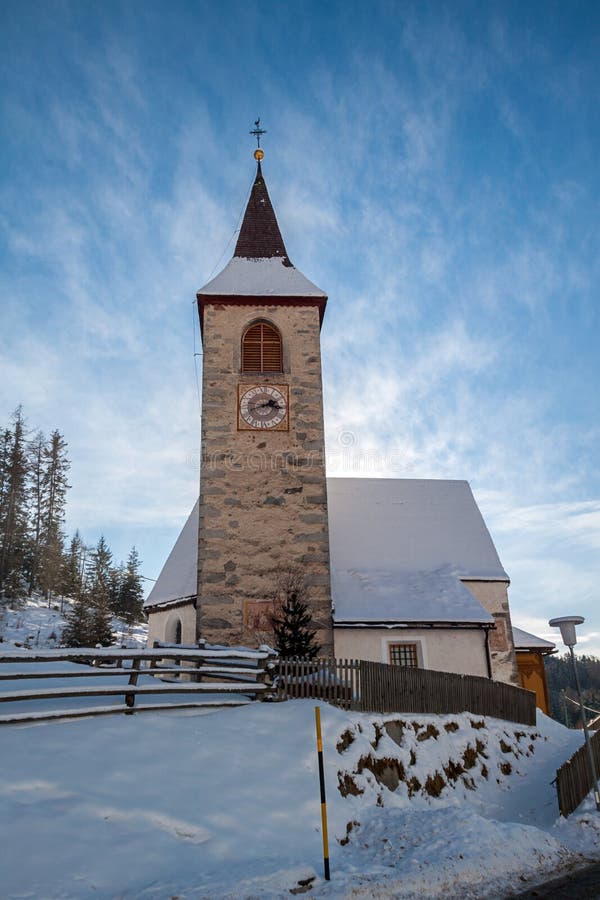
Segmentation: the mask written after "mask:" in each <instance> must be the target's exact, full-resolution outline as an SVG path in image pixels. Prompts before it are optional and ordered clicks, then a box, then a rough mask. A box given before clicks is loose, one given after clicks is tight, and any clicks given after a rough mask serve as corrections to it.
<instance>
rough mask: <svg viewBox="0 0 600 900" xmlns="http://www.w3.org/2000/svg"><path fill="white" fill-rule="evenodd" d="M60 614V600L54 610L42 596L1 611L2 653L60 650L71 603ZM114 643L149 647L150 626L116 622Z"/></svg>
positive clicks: (54, 604)
mask: <svg viewBox="0 0 600 900" xmlns="http://www.w3.org/2000/svg"><path fill="white" fill-rule="evenodd" d="M62 607H63V611H62V613H61V611H60V608H61V607H60V600H56V601H52V602H51V604H50V607H49V606H48V603H47V601H46V600H44V599H43V598H42V597H31V598H27V599H26V600H24V601H22V603H21V604H18V605H17V604H15V605H14V607H10V606H9V607H7V608H5V609H0V638H2V643H0V652H1V650H2V646H4V649H6V650H9V649H14V648H15V647H26V648H30V649H40V650H42V649H46V648H52V647H58V646H59V645H60V639H61V635H62V631H63V628H64V627H65V616H66V615H67V613H68V611H69V609H70V601H69V600H68V599H65V600H64V601H63V604H62ZM112 630H113V634H114V635H115V640H114V643H115V644H116V646H118V647H128V648H131V647H145V646H146V641H147V639H148V626H147V625H146V624H143V623H138V624H136V625H132V626H131V628H128V626H127V625H126V624H125V623H124V622H123V621H122V620H121V619H117V618H114V619H113V620H112Z"/></svg>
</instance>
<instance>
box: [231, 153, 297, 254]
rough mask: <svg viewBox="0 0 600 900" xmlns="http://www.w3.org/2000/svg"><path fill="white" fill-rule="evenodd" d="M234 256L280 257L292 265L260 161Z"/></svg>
mask: <svg viewBox="0 0 600 900" xmlns="http://www.w3.org/2000/svg"><path fill="white" fill-rule="evenodd" d="M233 255H234V257H236V256H237V257H241V258H242V259H273V258H274V257H277V258H280V259H282V260H283V262H284V265H291V263H290V261H289V259H288V255H287V251H286V249H285V244H284V243H283V238H282V237H281V232H280V230H279V225H278V224H277V217H276V215H275V210H274V209H273V206H272V204H271V199H270V197H269V192H268V190H267V185H266V183H265V179H264V177H263V174H262V169H261V165H260V160H258V163H257V168H256V178H255V179H254V184H253V185H252V190H251V192H250V199H249V200H248V205H247V207H246V212H245V213H244V220H243V222H242V227H241V228H240V233H239V236H238V240H237V244H236V245H235V251H234V254H233Z"/></svg>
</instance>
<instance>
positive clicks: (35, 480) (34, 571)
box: [27, 431, 46, 595]
mask: <svg viewBox="0 0 600 900" xmlns="http://www.w3.org/2000/svg"><path fill="white" fill-rule="evenodd" d="M45 443H46V439H45V437H44V435H43V433H42V432H41V431H37V432H36V433H35V435H34V437H33V439H32V440H31V441H30V443H29V446H28V448H27V458H28V476H29V478H28V481H29V530H30V545H29V565H28V569H29V572H28V576H29V585H28V593H29V594H30V595H31V594H32V593H33V591H34V590H35V589H36V588H37V587H38V576H39V569H40V555H41V546H42V539H43V518H44V465H43V460H44V445H45Z"/></svg>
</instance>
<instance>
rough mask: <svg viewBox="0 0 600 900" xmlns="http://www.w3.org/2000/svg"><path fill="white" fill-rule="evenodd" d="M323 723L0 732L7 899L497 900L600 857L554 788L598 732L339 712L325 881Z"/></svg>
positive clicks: (256, 715)
mask: <svg viewBox="0 0 600 900" xmlns="http://www.w3.org/2000/svg"><path fill="white" fill-rule="evenodd" d="M39 686H40V687H42V686H44V680H43V679H40V682H39ZM314 705H315V704H314V702H313V701H307V700H296V701H290V702H287V703H280V704H268V703H255V704H252V705H250V706H246V707H242V708H239V709H230V710H220V711H216V712H215V711H210V712H204V713H198V712H193V713H191V712H182V711H180V712H167V713H165V712H163V713H155V712H149V713H141V714H137V715H134V716H122V715H121V716H114V717H112V716H111V717H107V718H98V719H92V718H89V719H82V720H77V721H63V722H52V723H48V722H45V723H38V724H32V725H9V726H4V727H2V728H0V753H1V757H2V760H3V766H2V771H1V774H0V794H1V795H2V803H3V807H4V815H3V816H2V826H1V827H2V833H1V836H0V841H1V846H2V849H3V855H4V860H5V862H4V864H3V880H2V896H3V897H6V898H22V897H28V898H32V897H36V898H37V897H39V898H48V900H51V898H59V897H60V898H88V897H110V898H117V897H118V898H144V900H145V898H174V897H177V898H179V900H184V898H186V900H191V898H194V900H198V898H204V897H206V898H231V900H233V898H235V900H241V898H261V900H273V898H283V897H290V896H293V895H294V894H296V893H298V894H300V893H302V894H303V895H304V896H307V897H314V898H328V897H374V898H384V897H419V898H423V897H427V898H429V897H442V896H443V897H445V898H448V897H450V898H457V897H461V898H484V897H485V898H493V897H507V896H509V895H511V894H513V893H516V892H518V891H520V890H524V889H525V888H527V887H529V886H531V885H532V884H533V883H535V882H538V881H541V880H543V879H544V878H545V877H549V876H550V875H552V874H554V872H555V871H556V870H558V869H563V868H565V867H567V866H577V865H581V864H582V863H583V862H584V861H585V859H590V860H591V859H593V860H598V859H600V816H599V815H597V814H596V812H595V809H594V807H593V804H592V803H591V802H590V801H586V802H585V803H584V804H583V805H582V807H581V808H580V810H578V812H577V813H576V814H575V815H573V816H572V817H570V818H569V820H567V821H564V820H559V818H558V809H557V803H556V795H555V789H554V786H553V785H552V784H551V781H552V779H553V778H554V774H555V771H556V768H557V767H558V766H559V765H560V764H561V763H562V762H563V761H564V760H565V759H567V758H568V757H569V756H570V755H571V754H572V753H573V751H574V750H575V749H576V748H577V747H578V746H579V744H580V741H581V734H580V733H578V732H574V731H568V730H567V729H565V728H564V727H563V726H561V725H559V724H558V723H556V722H553V721H552V720H550V719H548V718H546V717H545V716H541V715H540V718H539V722H538V724H537V727H535V728H531V727H519V726H515V725H514V724H508V723H506V722H501V721H498V720H494V719H486V720H485V722H484V721H483V720H482V719H480V718H478V717H474V716H471V715H469V714H462V715H460V716H445V717H438V716H412V715H411V716H408V717H403V716H399V715H396V716H370V715H365V714H355V713H345V712H343V711H341V710H337V709H334V708H333V707H330V706H327V705H325V704H322V705H321V715H322V719H323V742H324V755H325V774H326V783H327V798H328V811H329V833H330V851H331V881H330V882H325V881H324V879H323V873H322V844H321V819H320V803H319V786H318V776H317V757H316V747H315V728H314ZM290 892H292V893H290Z"/></svg>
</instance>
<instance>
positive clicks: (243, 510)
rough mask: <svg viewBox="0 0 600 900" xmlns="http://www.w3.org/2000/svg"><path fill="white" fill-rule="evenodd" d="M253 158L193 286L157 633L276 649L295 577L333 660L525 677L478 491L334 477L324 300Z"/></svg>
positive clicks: (152, 630) (153, 596)
mask: <svg viewBox="0 0 600 900" xmlns="http://www.w3.org/2000/svg"><path fill="white" fill-rule="evenodd" d="M254 155H255V160H256V165H257V168H256V177H255V179H254V183H253V185H252V189H251V193H250V197H249V200H248V204H247V207H246V210H245V213H244V217H243V221H242V225H241V228H240V231H239V235H238V240H237V244H236V246H235V250H234V254H233V257H232V259H231V260H230V261H229V262H228V263H227V265H226V266H225V268H224V269H223V270H222V271H221V272H220V273H219V274H218V275H217V276H216V277H215V278H213V279H212V280H211V281H209V282H208V284H206V285H205V286H204V287H202V288H201V289H200V290H199V291H198V293H197V301H198V314H199V318H200V329H201V334H202V349H203V373H202V423H201V471H200V493H199V499H198V501H197V502H196V504H195V505H194V508H193V510H192V512H191V514H190V516H189V518H188V520H187V522H186V523H185V525H184V527H183V530H182V532H181V534H180V536H179V538H178V539H177V541H176V543H175V546H174V547H173V549H172V551H171V553H170V554H169V557H168V558H167V560H166V562H165V565H164V567H163V569H162V572H161V574H160V576H159V578H158V580H157V582H156V584H155V585H154V587H153V589H152V591H151V592H150V594H149V596H148V598H147V600H146V604H145V608H146V612H147V614H148V621H149V642H150V644H152V642H153V641H155V640H160V641H168V642H176V643H185V644H192V643H195V642H196V641H197V640H198V639H204V640H206V641H207V642H209V643H211V644H219V645H226V646H239V645H243V646H249V647H253V646H254V647H255V646H257V645H259V644H261V643H270V642H271V643H272V641H273V632H272V628H271V624H270V623H271V617H272V615H273V612H274V609H275V605H276V603H277V600H278V589H279V587H278V586H280V585H281V579H282V577H283V578H285V576H286V575H288V574H289V573H294V575H295V577H301V579H302V582H303V587H304V589H305V590H306V592H307V596H308V602H309V606H310V609H311V613H312V619H313V625H314V627H315V629H316V631H317V640H318V643H319V644H320V647H321V654H322V655H324V656H332V655H335V656H337V657H341V658H355V659H369V660H375V661H378V662H386V663H390V664H393V665H406V666H417V667H424V668H429V669H436V670H440V671H449V672H458V673H464V674H473V675H481V676H484V677H488V678H493V679H496V680H500V681H506V682H510V683H513V684H518V674H517V663H516V656H515V647H514V641H513V632H512V626H511V619H510V610H509V604H508V584H509V579H508V576H507V574H506V572H505V571H504V569H503V567H502V564H501V562H500V559H499V558H498V554H497V552H496V549H495V547H494V544H493V541H492V539H491V536H490V534H489V532H488V530H487V527H486V525H485V522H484V520H483V517H482V515H481V513H480V511H479V509H478V507H477V504H476V502H475V499H474V497H473V494H472V492H471V489H470V487H469V484H468V483H467V482H466V481H453V480H425V479H396V478H394V479H388V478H342V477H335V478H331V477H330V478H328V477H327V475H326V470H325V434H324V424H323V390H322V379H321V347H320V333H321V327H322V325H323V318H324V315H325V309H326V305H327V299H328V298H327V294H326V293H325V292H324V291H322V290H321V289H320V288H319V287H317V286H316V285H315V284H313V283H312V282H311V281H309V279H308V278H307V277H306V276H304V275H303V274H302V273H301V272H300V271H299V270H298V269H297V268H296V267H295V266H294V265H293V263H292V262H291V261H290V258H289V256H288V253H287V250H286V247H285V244H284V241H283V237H282V235H281V232H280V229H279V224H278V221H277V218H276V215H275V211H274V209H273V206H272V203H271V200H270V197H269V193H268V191H267V186H266V183H265V179H264V177H263V173H262V167H261V162H262V160H263V158H264V154H263V151H262V150H261V149H260V147H259V149H258V150H256V151H255V154H254Z"/></svg>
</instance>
